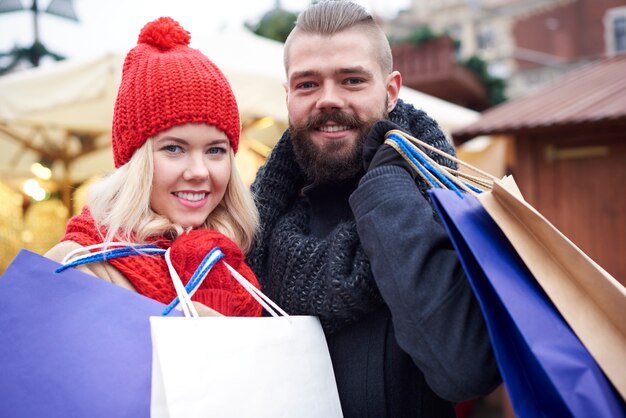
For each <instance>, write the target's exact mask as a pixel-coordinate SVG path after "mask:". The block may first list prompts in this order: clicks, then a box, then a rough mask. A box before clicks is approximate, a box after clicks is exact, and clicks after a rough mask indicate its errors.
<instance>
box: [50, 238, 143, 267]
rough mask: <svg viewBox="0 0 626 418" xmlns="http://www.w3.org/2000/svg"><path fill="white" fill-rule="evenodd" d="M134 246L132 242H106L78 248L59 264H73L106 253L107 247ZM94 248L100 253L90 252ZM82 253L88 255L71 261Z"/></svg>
mask: <svg viewBox="0 0 626 418" xmlns="http://www.w3.org/2000/svg"><path fill="white" fill-rule="evenodd" d="M134 245H137V244H133V243H132V242H108V243H104V242H102V243H100V244H94V245H88V246H86V247H80V248H76V249H75V250H72V251H70V252H69V253H67V254H66V255H65V257H63V260H61V264H69V263H71V262H74V261H76V260H80V259H81V258H86V257H89V256H92V255H94V254H101V253H103V252H105V251H106V248H108V247H132V246H134ZM96 248H102V250H101V251H95V252H93V253H92V252H90V250H93V249H96ZM82 252H87V253H88V254H85V255H82V256H77V257H76V258H74V259H72V257H74V256H75V255H76V254H79V253H82Z"/></svg>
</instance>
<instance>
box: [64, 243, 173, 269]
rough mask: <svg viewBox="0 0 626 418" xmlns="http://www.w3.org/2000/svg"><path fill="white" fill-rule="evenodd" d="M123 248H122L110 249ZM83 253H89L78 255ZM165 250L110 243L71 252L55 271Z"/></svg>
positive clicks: (144, 245) (143, 245) (148, 245)
mask: <svg viewBox="0 0 626 418" xmlns="http://www.w3.org/2000/svg"><path fill="white" fill-rule="evenodd" d="M109 247H121V248H109ZM98 248H102V250H100V251H94V252H89V251H90V250H93V249H98ZM82 252H89V253H88V254H84V255H77V254H79V253H82ZM163 253H165V250H164V249H163V248H159V247H157V246H156V245H152V244H141V245H136V244H132V243H129V242H108V243H100V244H94V245H88V246H85V247H80V248H77V249H75V250H72V251H70V252H69V253H67V254H66V255H65V257H64V258H63V260H61V263H60V264H61V267H59V268H57V269H56V270H55V273H60V272H62V271H63V270H67V269H68V268H70V267H77V266H80V265H82V264H88V263H94V262H97V261H107V260H112V259H114V258H119V257H128V256H135V255H150V254H163Z"/></svg>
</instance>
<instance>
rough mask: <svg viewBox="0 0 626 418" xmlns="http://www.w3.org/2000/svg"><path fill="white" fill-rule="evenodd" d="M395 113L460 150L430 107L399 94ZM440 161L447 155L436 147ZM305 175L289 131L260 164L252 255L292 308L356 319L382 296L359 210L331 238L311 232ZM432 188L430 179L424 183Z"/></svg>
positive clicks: (326, 317)
mask: <svg viewBox="0 0 626 418" xmlns="http://www.w3.org/2000/svg"><path fill="white" fill-rule="evenodd" d="M389 118H390V120H391V121H392V122H394V123H396V124H398V125H399V126H401V127H402V128H403V129H405V130H406V131H407V132H409V133H411V135H413V136H415V137H418V138H420V139H422V140H424V141H426V142H427V143H429V144H431V145H433V146H435V147H437V148H439V149H442V150H444V151H446V152H447V153H449V154H452V155H454V148H453V147H452V146H451V145H450V143H449V142H448V141H447V139H446V138H445V136H444V134H443V132H442V131H441V129H440V128H439V126H438V125H437V123H436V122H435V121H434V120H433V119H431V118H430V117H428V116H427V115H426V113H424V112H423V111H421V110H417V109H415V108H414V107H413V106H412V105H410V104H406V103H403V102H402V101H399V102H398V104H397V105H396V107H395V109H394V110H393V111H392V112H391V113H390V115H389ZM431 157H432V158H434V159H435V160H436V161H437V162H440V163H442V164H446V165H449V162H448V161H445V160H444V159H442V158H440V157H439V156H437V155H435V154H431ZM304 186H305V176H304V173H303V172H302V170H301V169H300V167H299V166H298V163H297V162H296V160H295V157H294V153H293V148H292V143H291V140H290V137H289V133H288V132H285V133H284V134H283V136H282V138H281V139H280V141H278V143H277V144H276V146H275V147H274V149H273V151H272V154H271V155H270V156H269V158H268V160H267V162H266V163H265V164H264V165H263V167H261V169H260V170H259V173H258V174H257V177H256V180H255V182H254V183H253V184H252V192H253V194H254V196H255V200H256V203H257V206H258V209H259V214H260V217H261V230H260V231H259V233H258V235H257V237H256V239H255V243H254V245H253V248H252V250H251V251H250V253H249V254H248V263H249V265H250V267H251V268H252V269H253V271H254V272H255V273H256V274H257V277H258V279H259V282H260V283H261V285H262V288H263V291H264V292H265V293H266V294H267V295H268V296H269V297H270V298H272V299H273V300H274V301H275V302H276V303H277V304H278V305H279V306H281V307H282V308H283V309H285V310H286V311H287V312H288V313H289V314H291V315H317V316H319V318H320V321H321V323H322V325H323V327H324V330H325V331H326V333H329V334H332V333H334V332H336V331H338V330H339V329H341V328H343V327H345V326H346V325H349V324H351V323H354V322H356V321H357V320H358V319H359V318H361V317H362V316H363V315H365V314H367V313H368V312H371V311H373V310H375V309H376V308H377V307H379V306H380V305H381V304H382V298H381V296H380V293H379V292H378V288H377V287H376V283H375V282H374V279H373V277H372V272H371V269H370V263H369V260H368V258H367V256H366V255H365V252H364V251H363V248H362V247H361V243H360V241H359V236H358V234H357V232H356V222H355V221H354V218H352V219H350V220H348V221H343V222H340V223H339V225H337V227H336V228H335V229H334V230H333V231H332V232H331V233H330V234H329V235H328V236H327V237H325V238H323V239H320V238H316V237H313V236H311V235H310V230H309V213H308V205H307V204H306V201H305V200H304V199H303V198H302V197H301V190H302V188H303V187H304ZM418 186H419V187H420V190H422V192H425V189H426V186H425V185H422V184H418Z"/></svg>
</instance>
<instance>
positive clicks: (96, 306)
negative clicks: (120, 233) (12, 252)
mask: <svg viewBox="0 0 626 418" xmlns="http://www.w3.org/2000/svg"><path fill="white" fill-rule="evenodd" d="M59 266H60V265H59V264H58V263H56V262H54V261H51V260H49V259H46V258H44V257H42V256H40V255H37V254H35V253H32V252H29V251H26V250H22V251H21V252H20V253H19V254H18V255H17V257H16V258H15V259H14V260H13V262H12V263H11V265H10V266H9V267H8V268H7V270H6V271H5V273H4V275H3V276H2V278H0V394H1V396H0V416H2V417H18V418H19V417H28V418H31V417H44V416H45V417H49V418H52V417H64V418H65V417H90V418H91V417H103V418H105V417H106V418H111V417H133V418H136V417H149V416H150V389H151V387H150V385H151V378H152V343H151V335H150V321H149V318H150V316H160V315H161V312H162V311H163V309H164V308H165V305H163V304H161V303H159V302H156V301H154V300H152V299H149V298H146V297H144V296H141V295H139V294H137V293H134V292H132V291H129V290H126V289H123V288H121V287H119V286H116V285H113V284H111V283H107V282H105V281H103V280H100V279H98V278H96V277H93V276H90V275H88V274H85V273H83V272H80V271H78V270H75V269H67V270H65V271H63V272H61V273H55V270H56V269H57V268H58V267H59ZM171 315H176V316H180V315H181V314H180V313H179V312H178V311H173V312H172V313H171Z"/></svg>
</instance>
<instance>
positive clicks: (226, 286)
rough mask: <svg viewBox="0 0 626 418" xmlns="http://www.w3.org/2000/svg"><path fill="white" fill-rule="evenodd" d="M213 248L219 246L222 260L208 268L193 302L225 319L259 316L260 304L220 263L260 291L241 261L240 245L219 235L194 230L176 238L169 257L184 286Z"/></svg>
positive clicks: (248, 269)
mask: <svg viewBox="0 0 626 418" xmlns="http://www.w3.org/2000/svg"><path fill="white" fill-rule="evenodd" d="M215 247H219V249H220V250H221V251H222V253H224V257H223V258H222V259H221V260H219V261H218V262H217V263H215V265H214V266H213V267H212V268H211V270H210V271H209V274H208V276H207V277H206V279H204V281H203V282H202V284H201V285H200V287H199V288H198V290H197V291H196V293H195V294H194V295H193V297H192V300H195V301H198V302H200V303H202V304H204V305H206V306H208V307H210V308H213V309H215V310H216V311H218V312H219V313H221V314H223V315H226V316H260V315H261V305H259V303H258V302H257V301H256V300H255V299H254V298H253V297H252V296H251V295H250V294H249V293H248V292H247V291H246V290H245V289H244V288H243V286H241V285H240V284H239V282H237V280H235V278H234V277H232V275H231V273H230V271H229V270H228V269H227V268H226V266H225V265H224V263H223V261H225V262H226V263H228V264H229V265H230V266H231V267H232V268H234V269H235V270H237V271H238V272H239V273H240V274H241V275H242V276H243V277H245V278H246V279H247V280H248V281H249V282H250V283H252V284H253V285H254V286H255V287H257V288H259V282H258V280H257V278H256V276H255V275H254V273H253V272H252V270H251V269H250V267H248V265H247V264H246V262H245V261H244V256H243V253H242V252H241V249H240V248H239V246H238V245H237V244H235V243H234V242H233V241H232V240H231V239H230V238H228V237H227V236H225V235H224V234H222V233H220V232H217V231H213V230H210V229H195V230H193V231H190V232H188V233H185V234H182V235H181V236H179V237H178V238H176V240H175V241H174V242H173V244H172V246H171V249H170V258H171V260H172V265H173V266H174V268H175V269H176V272H177V273H178V275H179V276H180V279H181V280H182V282H183V283H184V284H187V282H189V279H190V278H191V276H193V274H194V272H195V271H196V269H197V268H198V266H199V265H200V263H201V262H202V260H203V259H204V257H205V256H206V255H207V254H208V253H209V252H210V251H211V250H212V249H213V248H215Z"/></svg>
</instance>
